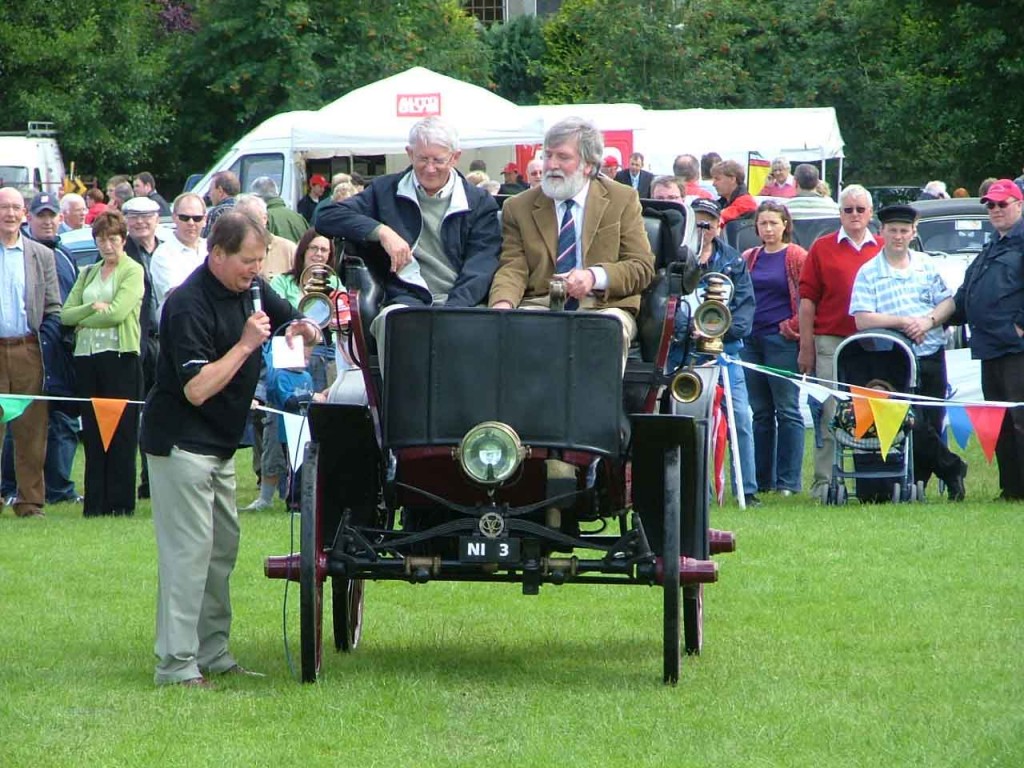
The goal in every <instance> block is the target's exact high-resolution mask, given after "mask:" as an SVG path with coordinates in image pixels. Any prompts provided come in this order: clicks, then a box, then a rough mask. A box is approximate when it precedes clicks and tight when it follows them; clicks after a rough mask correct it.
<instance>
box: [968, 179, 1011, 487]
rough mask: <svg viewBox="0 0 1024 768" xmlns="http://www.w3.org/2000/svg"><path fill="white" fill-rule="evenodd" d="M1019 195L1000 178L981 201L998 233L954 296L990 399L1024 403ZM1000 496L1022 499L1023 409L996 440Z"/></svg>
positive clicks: (1006, 418)
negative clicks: (966, 327)
mask: <svg viewBox="0 0 1024 768" xmlns="http://www.w3.org/2000/svg"><path fill="white" fill-rule="evenodd" d="M1021 198H1022V195H1021V191H1020V188H1019V187H1018V186H1017V185H1016V184H1014V183H1013V181H1012V180H1010V179H999V180H998V181H995V182H993V183H992V185H991V186H990V187H989V188H988V190H987V191H986V192H985V195H984V197H982V198H981V202H982V203H984V204H985V207H986V208H988V219H989V221H990V222H991V223H992V226H993V228H994V229H995V232H994V233H993V236H992V238H991V239H990V240H989V241H988V242H987V243H985V245H984V247H982V249H981V252H980V253H979V254H978V256H977V257H976V258H975V259H974V261H972V262H971V265H970V266H969V267H968V268H967V273H966V274H965V275H964V282H963V284H962V285H961V286H960V288H959V290H957V292H956V296H955V298H954V302H955V305H956V310H955V311H954V313H953V316H952V318H950V322H951V323H964V322H966V323H967V324H968V326H969V327H970V329H971V341H970V344H971V357H973V358H975V359H977V360H981V391H982V392H983V393H984V395H985V399H986V400H1002V401H1010V402H1021V401H1024V338H1022V337H1024V268H1022V263H1024V222H1022V221H1021V205H1022V203H1021ZM996 459H997V460H998V462H999V498H1000V499H1004V500H1006V501H1020V500H1024V410H1022V409H1021V408H1008V409H1007V410H1006V414H1005V416H1004V417H1003V425H1002V429H1001V430H1000V432H999V439H998V441H997V442H996Z"/></svg>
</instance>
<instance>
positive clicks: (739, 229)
mask: <svg viewBox="0 0 1024 768" xmlns="http://www.w3.org/2000/svg"><path fill="white" fill-rule="evenodd" d="M722 234H723V236H724V237H725V241H726V242H727V243H728V244H729V245H731V246H732V247H733V248H735V249H736V250H737V251H739V252H740V253H743V252H744V251H745V250H747V249H748V248H756V247H757V246H759V245H760V244H761V238H760V237H758V236H757V229H756V228H755V227H754V217H753V215H750V216H741V217H740V218H738V219H733V220H732V221H730V222H729V223H728V224H726V225H725V231H724V232H723V233H722Z"/></svg>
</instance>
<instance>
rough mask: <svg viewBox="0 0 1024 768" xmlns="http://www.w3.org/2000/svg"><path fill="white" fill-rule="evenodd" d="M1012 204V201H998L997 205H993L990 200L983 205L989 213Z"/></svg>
mask: <svg viewBox="0 0 1024 768" xmlns="http://www.w3.org/2000/svg"><path fill="white" fill-rule="evenodd" d="M1012 202H1014V201H1013V200H1002V201H1000V202H998V203H994V202H992V201H991V200H989V201H988V202H987V203H985V207H986V208H988V209H989V210H990V211H991V210H992V209H993V208H1006V207H1007V206H1009V205H1010V203H1012Z"/></svg>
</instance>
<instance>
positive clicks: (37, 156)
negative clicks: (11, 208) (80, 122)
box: [0, 121, 64, 195]
mask: <svg viewBox="0 0 1024 768" xmlns="http://www.w3.org/2000/svg"><path fill="white" fill-rule="evenodd" d="M56 135H57V131H56V130H55V129H54V126H53V123H47V122H36V121H33V122H30V123H29V124H28V130H27V131H25V132H23V133H21V132H19V133H0V187H18V188H19V189H22V190H25V191H27V190H29V189H32V190H34V192H49V193H51V194H54V195H59V194H60V193H61V190H62V188H63V184H64V159H63V158H62V157H61V154H60V147H59V146H58V145H57V139H56V138H55V137H56Z"/></svg>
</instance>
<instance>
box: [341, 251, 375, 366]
mask: <svg viewBox="0 0 1024 768" xmlns="http://www.w3.org/2000/svg"><path fill="white" fill-rule="evenodd" d="M340 271H341V282H342V283H343V284H344V285H345V288H347V289H348V290H349V291H359V317H360V319H361V320H362V324H363V338H365V339H366V347H367V352H368V353H369V354H371V355H375V354H377V341H376V339H374V337H373V334H372V333H370V323H372V322H373V319H374V318H375V317H376V316H377V313H378V312H380V307H381V304H382V303H383V301H384V290H383V289H382V288H381V287H380V285H379V284H378V283H377V281H376V280H374V279H373V275H371V274H370V269H369V267H367V266H366V263H365V262H364V261H363V260H362V259H360V258H358V257H355V256H346V257H345V258H344V259H343V260H342V263H341V270H340Z"/></svg>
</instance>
